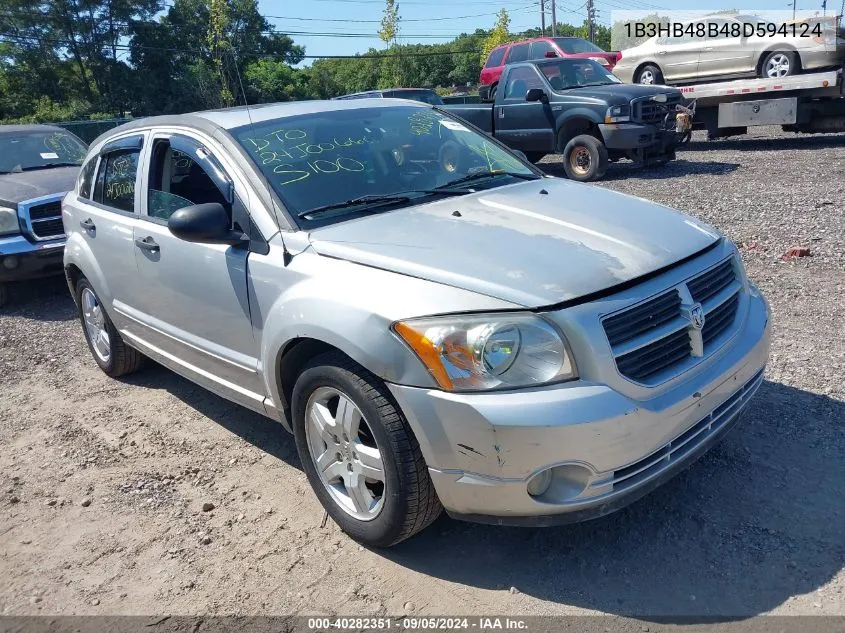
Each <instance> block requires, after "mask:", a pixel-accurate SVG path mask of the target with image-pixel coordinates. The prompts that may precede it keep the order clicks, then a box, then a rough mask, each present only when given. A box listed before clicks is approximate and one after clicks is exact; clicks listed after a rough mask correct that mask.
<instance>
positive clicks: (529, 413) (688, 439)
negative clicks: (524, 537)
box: [390, 296, 770, 525]
mask: <svg viewBox="0 0 845 633" xmlns="http://www.w3.org/2000/svg"><path fill="white" fill-rule="evenodd" d="M769 346H770V327H769V311H768V306H767V305H766V303H765V301H764V300H763V299H762V297H759V296H754V297H753V298H752V300H751V302H750V306H749V313H748V318H747V319H746V320H745V323H744V325H743V328H742V330H741V331H740V332H739V333H738V336H737V337H736V338H735V339H734V341H733V343H732V347H731V349H730V350H727V351H726V353H724V354H722V355H720V356H719V357H718V358H717V359H715V360H714V362H712V363H711V364H709V365H708V366H707V367H705V368H703V369H702V370H701V371H699V372H698V373H697V374H696V375H695V376H693V377H691V378H690V379H689V380H686V381H683V382H681V383H679V384H678V385H677V386H675V387H674V388H672V389H671V390H669V391H667V392H665V393H663V394H661V395H659V396H656V397H654V398H651V399H649V400H645V401H637V400H633V399H631V398H629V397H626V396H624V395H622V394H620V393H618V392H617V391H614V390H613V389H611V388H610V387H608V386H606V385H602V384H595V383H588V382H586V381H583V380H581V381H576V382H572V383H565V384H562V385H555V386H550V387H546V388H539V389H532V390H521V391H514V392H499V393H484V394H454V393H445V392H442V391H435V390H427V389H420V388H414V387H404V386H399V385H390V389H391V392H392V393H393V395H394V397H395V398H396V400H397V402H398V403H399V405H400V407H401V408H402V410H403V412H404V413H405V415H406V417H407V419H408V422H409V424H410V425H411V427H412V429H413V430H414V432H415V434H416V436H417V439H418V441H419V443H420V447H421V449H422V452H423V455H424V456H425V459H426V463H427V464H428V466H429V473H430V475H431V478H432V481H433V482H434V486H435V488H436V490H437V493H438V495H439V497H440V501H441V502H442V503H443V506H444V507H445V508H446V510H447V511H448V512H449V514H451V515H452V516H455V517H457V518H464V519H469V520H473V521H479V522H488V523H496V524H530V525H546V524H555V523H562V522H572V521H579V520H585V519H589V518H594V517H596V516H601V515H604V514H608V513H610V512H613V511H614V510H617V509H619V508H621V507H623V506H625V505H627V504H628V503H631V502H632V501H635V500H636V499H638V498H640V497H641V496H643V495H644V494H646V493H647V492H649V491H650V490H652V489H654V488H655V487H657V486H658V485H660V484H661V483H663V482H664V481H665V480H666V479H668V478H669V477H671V476H673V475H674V474H676V473H677V472H678V471H680V470H682V469H683V468H684V467H685V466H687V465H689V464H690V463H692V461H694V460H695V459H696V458H697V457H699V456H700V455H701V454H703V453H704V452H706V450H707V449H708V448H710V447H711V446H712V445H713V444H714V443H715V442H716V441H717V440H718V439H719V438H720V437H721V436H722V435H723V434H724V433H726V432H727V431H728V430H729V429H730V428H731V427H732V426H733V424H734V423H735V422H736V420H737V418H738V416H739V414H740V412H741V411H742V410H743V408H744V407H745V406H746V405H747V403H748V401H749V400H750V398H751V397H752V396H753V395H754V392H755V391H756V390H757V388H758V387H759V385H760V384H761V382H762V376H763V368H764V367H765V364H766V361H767V359H768V354H769ZM549 468H556V470H555V471H554V472H555V475H554V483H553V485H552V487H551V488H550V491H549V493H548V494H543V495H540V496H538V497H533V496H531V495H530V494H528V482H529V481H530V480H531V478H532V477H533V476H535V475H536V474H538V473H539V472H541V471H543V470H546V469H549ZM558 473H561V475H560V481H558V478H559V476H558ZM571 473H580V474H577V475H576V476H575V477H574V479H573V478H572V477H571Z"/></svg>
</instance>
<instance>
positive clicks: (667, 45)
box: [656, 32, 704, 83]
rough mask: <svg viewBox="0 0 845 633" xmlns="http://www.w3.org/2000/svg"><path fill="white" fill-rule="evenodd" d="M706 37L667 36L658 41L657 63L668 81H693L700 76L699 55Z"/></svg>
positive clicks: (685, 34)
mask: <svg viewBox="0 0 845 633" xmlns="http://www.w3.org/2000/svg"><path fill="white" fill-rule="evenodd" d="M703 41H704V38H701V37H698V36H696V35H694V34H693V35H689V34H688V33H687V32H685V33H684V34H683V35H682V36H681V37H665V38H661V39H660V40H659V41H658V49H657V55H656V58H657V63H658V65H659V66H660V68H661V70H662V71H663V79H665V80H666V83H677V82H683V81H692V80H694V79H695V78H696V77H697V76H698V56H699V54H700V53H701V46H702V42H703Z"/></svg>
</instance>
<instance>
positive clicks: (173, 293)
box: [131, 132, 264, 410]
mask: <svg viewBox="0 0 845 633" xmlns="http://www.w3.org/2000/svg"><path fill="white" fill-rule="evenodd" d="M149 144H150V148H149V152H148V159H147V162H146V166H145V168H144V170H143V171H144V178H143V184H142V195H141V196H140V203H141V208H142V214H141V218H140V221H139V222H138V223H137V225H136V226H135V231H134V239H133V247H134V258H135V261H136V262H137V268H138V284H137V285H138V289H139V292H138V293H137V295H136V301H135V302H134V304H133V305H132V309H131V315H132V317H133V318H134V319H135V320H136V321H137V322H138V323H139V324H140V325H141V326H142V327H143V332H142V333H141V334H140V335H139V336H140V338H141V339H142V343H143V345H146V346H148V347H152V348H154V349H155V350H156V352H157V353H158V354H160V355H163V356H164V357H165V360H169V361H170V362H171V363H175V364H176V365H178V367H175V369H177V371H179V370H182V371H187V372H188V373H189V374H191V376H192V378H193V379H195V380H197V381H198V382H201V383H204V384H206V385H207V386H209V387H211V388H212V389H214V390H215V391H218V392H221V393H222V394H223V395H225V396H226V397H228V398H230V399H232V400H235V401H237V402H239V403H241V404H243V405H245V406H248V407H250V408H253V409H259V410H260V406H261V402H262V401H263V398H264V388H263V383H262V381H261V379H260V377H259V374H258V369H257V367H258V346H257V344H256V340H255V337H254V335H253V328H252V321H251V314H250V300H249V285H248V271H247V267H248V257H249V252H250V251H249V248H248V247H246V246H229V245H226V244H199V243H193V242H186V241H184V240H180V239H179V238H177V237H175V236H174V235H172V234H171V233H170V231H169V230H168V228H167V221H168V219H169V218H170V216H171V215H172V214H173V212H174V211H176V210H177V209H179V208H182V207H186V206H191V205H194V204H204V203H219V204H222V205H223V206H224V208H225V209H226V210H227V212H228V213H229V217H230V218H231V222H232V226H233V228H239V229H240V230H242V231H243V232H247V233H250V232H253V231H254V228H253V227H252V226H251V223H250V220H249V215H248V213H247V211H246V205H245V204H244V203H243V202H242V200H244V199H246V200H248V197H247V196H246V194H245V193H244V192H243V191H239V190H238V189H240V188H239V187H237V188H236V186H235V184H234V181H233V180H232V178H231V177H230V176H229V175H228V174H227V173H226V172H225V171H224V169H223V167H222V166H221V162H220V161H219V160H218V159H217V158H216V157H215V156H214V155H213V154H212V153H211V151H210V150H209V149H208V148H207V147H206V145H205V144H204V143H203V142H202V141H201V140H199V139H198V138H195V137H192V136H189V135H187V133H185V134H179V133H162V132H156V133H155V134H154V135H152V136H151V138H150V142H149Z"/></svg>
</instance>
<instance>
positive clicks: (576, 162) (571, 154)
mask: <svg viewBox="0 0 845 633" xmlns="http://www.w3.org/2000/svg"><path fill="white" fill-rule="evenodd" d="M607 163H608V157H607V148H606V147H605V146H604V143H602V142H601V141H600V140H599V139H597V138H596V137H595V136H590V135H589V134H581V135H579V136H576V137H575V138H573V139H572V140H571V141H569V142H568V143H567V144H566V147H565V148H564V150H563V169H564V171H565V172H566V176H567V177H568V178H569V179H570V180H577V181H578V182H589V181H591V180H598V179H599V178H601V177H602V176H604V174H605V172H607Z"/></svg>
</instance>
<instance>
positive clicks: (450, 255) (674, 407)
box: [63, 99, 769, 546]
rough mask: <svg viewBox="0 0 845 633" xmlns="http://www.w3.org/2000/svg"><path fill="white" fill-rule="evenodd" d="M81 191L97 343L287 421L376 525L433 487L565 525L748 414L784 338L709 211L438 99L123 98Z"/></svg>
mask: <svg viewBox="0 0 845 633" xmlns="http://www.w3.org/2000/svg"><path fill="white" fill-rule="evenodd" d="M63 215H64V222H65V228H66V231H67V234H68V241H67V248H66V251H65V269H66V273H67V279H68V284H69V286H70V289H71V292H72V293H73V296H74V297H75V299H76V302H77V305H78V307H79V314H80V317H81V321H82V325H83V328H84V332H85V336H86V339H87V341H88V344H89V346H90V348H91V352H92V354H93V357H94V360H95V361H96V362H97V364H98V365H99V366H100V367H101V368H102V369H103V370H104V371H105V372H106V373H107V374H109V375H110V376H120V375H122V374H126V373H129V372H131V371H135V370H136V369H139V368H140V367H141V365H142V364H143V360H144V357H150V358H152V359H154V360H156V361H157V362H159V363H162V364H164V365H166V366H167V367H170V368H171V369H173V370H174V371H176V372H178V373H180V374H182V375H184V376H186V377H187V378H188V379H190V380H192V381H195V382H196V383H198V384H200V385H203V386H204V387H207V388H208V389H210V390H211V391H214V392H215V393H217V394H219V395H221V396H223V397H225V398H228V399H230V400H232V401H233V402H236V403H238V404H241V405H243V406H245V407H248V408H250V409H252V410H254V411H258V412H260V413H262V414H264V415H266V416H268V417H270V418H273V419H274V420H277V421H279V422H280V424H281V425H282V426H283V427H284V428H285V429H287V430H288V431H291V432H293V434H294V435H295V439H296V446H297V449H298V451H299V455H300V457H301V460H302V465H303V468H304V470H305V472H306V474H307V476H308V479H309V481H310V483H311V485H312V487H313V489H314V491H315V493H316V494H317V496H318V497H319V499H320V501H321V502H322V504H323V505H324V506H325V508H326V510H327V511H328V512H329V514H330V515H331V516H332V518H333V519H334V520H335V521H336V522H337V523H338V524H339V525H340V527H341V528H342V529H343V530H345V531H346V532H347V533H348V534H350V535H351V536H352V537H354V538H355V539H358V540H360V541H361V542H364V543H366V544H370V545H374V546H389V545H392V544H394V543H397V542H399V541H401V540H403V539H405V538H407V537H409V536H411V535H413V534H414V533H416V532H418V531H419V530H421V529H423V528H424V527H425V526H427V525H428V524H430V523H431V522H432V521H433V520H434V519H435V518H436V517H437V516H438V514H439V513H440V510H441V507H445V508H446V510H447V512H448V513H449V514H450V515H452V516H454V517H458V518H463V519H468V520H473V521H483V522H491V523H496V524H525V525H548V524H552V523H558V522H567V521H576V520H583V519H587V518H591V517H597V516H601V515H604V514H607V513H609V512H611V511H613V510H615V509H616V508H619V507H621V506H623V505H625V504H627V503H630V502H631V501H633V500H634V499H637V498H638V497H640V496H642V495H643V494H645V493H646V492H648V491H649V490H651V489H653V488H654V487H656V486H657V485H658V484H659V483H661V482H662V481H664V480H666V479H667V478H668V477H669V476H671V475H673V474H675V473H676V472H677V471H678V470H679V469H680V468H683V467H684V466H685V465H687V464H689V463H690V462H691V461H692V460H694V459H695V458H696V457H698V456H699V455H700V454H701V453H702V452H704V451H705V450H706V449H707V448H709V447H710V446H711V445H712V444H713V443H714V442H715V441H716V440H717V439H718V438H719V437H721V436H722V435H723V434H724V433H725V431H727V430H728V429H729V428H730V427H731V426H732V425H733V423H734V422H735V421H736V419H737V417H738V415H739V413H740V411H741V410H742V409H743V408H744V407H745V405H746V404H747V402H748V400H749V399H750V398H751V396H752V395H753V394H754V392H755V390H756V389H757V387H758V386H759V385H760V382H761V380H762V373H763V368H764V365H765V363H766V359H767V356H768V351H769V311H768V307H767V305H766V302H765V301H764V300H763V298H762V297H761V296H760V295H759V293H758V292H757V290H756V289H755V287H754V286H753V285H752V284H751V283H749V281H748V279H747V278H746V275H745V272H744V269H743V266H742V262H741V260H740V257H739V255H738V254H737V251H736V249H735V247H734V246H733V245H732V244H731V242H729V241H727V240H725V239H724V238H722V237H721V236H720V235H719V234H718V233H717V232H716V231H715V230H713V229H712V228H710V227H708V226H706V225H703V224H701V223H700V222H698V221H696V220H695V219H693V218H691V217H689V216H686V215H682V214H680V213H677V212H675V211H672V210H671V209H668V208H666V207H663V206H660V205H657V204H652V203H649V202H646V201H644V200H640V199H638V198H631V197H627V196H624V195H620V194H616V193H613V192H610V191H607V190H603V189H599V188H594V187H591V186H589V185H583V184H579V183H573V182H567V181H565V180H559V179H555V178H548V177H544V176H543V175H542V173H541V172H539V171H538V170H536V169H535V168H534V167H532V166H531V165H529V164H527V163H526V162H524V161H523V160H522V159H521V158H519V157H518V156H516V155H515V154H513V153H512V152H510V151H509V150H508V149H507V148H505V147H504V146H503V145H501V144H500V143H498V142H497V141H496V140H494V139H491V138H489V137H487V136H485V135H484V134H481V133H479V132H477V131H476V130H474V129H473V128H471V127H470V126H468V125H467V124H465V123H464V122H462V121H460V120H459V119H456V118H454V117H452V116H450V115H448V114H446V113H443V112H440V111H439V110H437V109H434V108H431V107H430V106H427V105H424V104H413V103H410V102H407V101H393V100H390V99H373V100H367V99H361V100H351V101H331V102H305V103H293V104H285V105H267V106H260V107H255V108H251V109H250V110H246V109H232V110H222V111H213V112H202V113H197V114H190V115H184V116H173V117H162V118H152V119H146V120H140V121H137V122H133V123H131V124H129V125H126V126H123V127H120V128H117V129H115V130H113V131H111V132H109V133H108V134H106V135H104V136H103V137H101V138H100V139H98V140H97V141H95V142H94V143H93V145H92V146H91V149H90V151H89V154H88V157H87V159H86V164H85V166H84V167H83V169H82V175H81V178H80V181H79V183H78V186H77V189H76V190H75V191H73V192H71V193H69V194H68V196H67V197H66V198H65V200H64V214H63Z"/></svg>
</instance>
